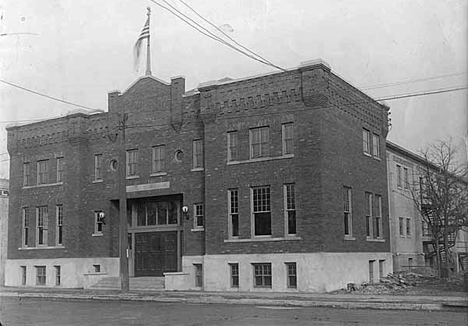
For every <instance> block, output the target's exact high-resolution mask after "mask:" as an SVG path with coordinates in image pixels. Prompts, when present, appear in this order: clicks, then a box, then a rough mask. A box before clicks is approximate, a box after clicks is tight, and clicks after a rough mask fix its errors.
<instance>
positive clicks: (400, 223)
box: [398, 217, 405, 236]
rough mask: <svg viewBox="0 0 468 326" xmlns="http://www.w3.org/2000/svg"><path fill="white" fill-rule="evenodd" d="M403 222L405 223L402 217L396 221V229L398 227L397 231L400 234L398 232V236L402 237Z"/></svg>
mask: <svg viewBox="0 0 468 326" xmlns="http://www.w3.org/2000/svg"><path fill="white" fill-rule="evenodd" d="M404 222H405V220H404V218H403V217H400V218H399V219H398V227H399V230H400V232H399V233H400V236H404V235H405V234H404V229H403V224H404Z"/></svg>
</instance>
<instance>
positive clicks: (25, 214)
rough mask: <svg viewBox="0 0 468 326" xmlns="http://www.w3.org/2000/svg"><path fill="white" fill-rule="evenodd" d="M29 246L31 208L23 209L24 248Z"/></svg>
mask: <svg viewBox="0 0 468 326" xmlns="http://www.w3.org/2000/svg"><path fill="white" fill-rule="evenodd" d="M28 245H29V208H28V207H24V208H23V247H27V246H28Z"/></svg>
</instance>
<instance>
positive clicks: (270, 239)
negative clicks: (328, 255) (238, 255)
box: [224, 237, 302, 243]
mask: <svg viewBox="0 0 468 326" xmlns="http://www.w3.org/2000/svg"><path fill="white" fill-rule="evenodd" d="M297 240H302V238H301V237H283V238H272V237H255V238H250V239H225V240H224V242H226V243H227V242H261V241H297Z"/></svg>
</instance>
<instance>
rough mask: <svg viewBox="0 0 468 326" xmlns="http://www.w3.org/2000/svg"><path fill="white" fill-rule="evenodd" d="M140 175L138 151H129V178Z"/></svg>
mask: <svg viewBox="0 0 468 326" xmlns="http://www.w3.org/2000/svg"><path fill="white" fill-rule="evenodd" d="M136 175H138V150H137V149H132V150H128V151H127V177H133V176H136Z"/></svg>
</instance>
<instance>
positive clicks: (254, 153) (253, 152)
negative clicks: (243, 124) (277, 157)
mask: <svg viewBox="0 0 468 326" xmlns="http://www.w3.org/2000/svg"><path fill="white" fill-rule="evenodd" d="M269 156H270V128H269V127H262V128H255V129H250V158H251V159H252V158H261V157H269Z"/></svg>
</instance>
